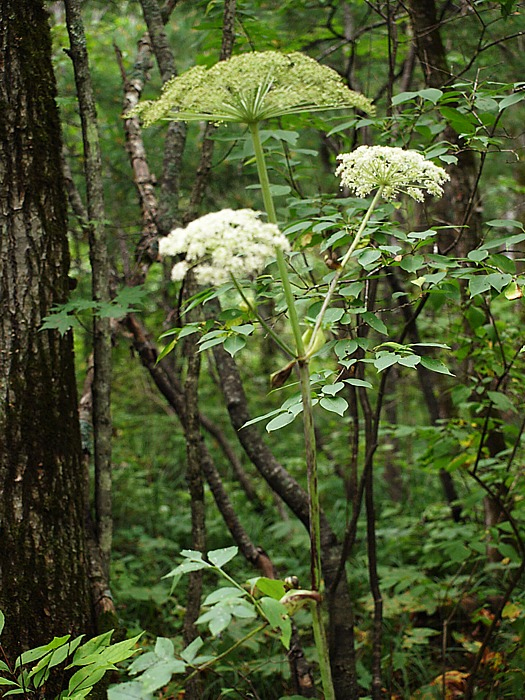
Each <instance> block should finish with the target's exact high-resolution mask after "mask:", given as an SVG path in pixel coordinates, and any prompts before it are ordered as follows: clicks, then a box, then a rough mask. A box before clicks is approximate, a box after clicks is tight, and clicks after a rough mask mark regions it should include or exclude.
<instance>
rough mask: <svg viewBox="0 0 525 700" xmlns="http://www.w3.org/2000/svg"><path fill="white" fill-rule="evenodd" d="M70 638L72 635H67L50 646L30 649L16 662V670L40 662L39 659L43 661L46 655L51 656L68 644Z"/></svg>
mask: <svg viewBox="0 0 525 700" xmlns="http://www.w3.org/2000/svg"><path fill="white" fill-rule="evenodd" d="M70 637H71V635H70V634H66V635H64V636H63V637H55V638H54V639H53V640H52V641H51V642H49V643H48V644H44V645H43V646H41V647H35V648H34V649H29V650H28V651H25V652H24V653H23V654H21V655H20V656H19V657H18V658H17V660H16V661H15V669H16V668H19V667H20V666H23V665H24V664H29V663H32V662H33V661H38V659H41V658H42V657H43V656H45V655H46V654H50V653H51V652H52V651H54V650H55V649H58V647H61V646H62V645H63V644H66V642H68V641H69V638H70Z"/></svg>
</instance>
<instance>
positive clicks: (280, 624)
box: [259, 597, 292, 649]
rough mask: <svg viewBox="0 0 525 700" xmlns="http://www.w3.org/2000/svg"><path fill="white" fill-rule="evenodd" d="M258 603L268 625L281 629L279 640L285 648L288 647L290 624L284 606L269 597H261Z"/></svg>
mask: <svg viewBox="0 0 525 700" xmlns="http://www.w3.org/2000/svg"><path fill="white" fill-rule="evenodd" d="M259 605H260V607H261V611H262V613H263V615H264V616H265V618H266V619H267V620H268V622H269V624H270V627H271V628H272V629H278V630H280V631H281V642H282V644H283V646H284V647H285V648H286V649H289V648H290V637H291V627H292V625H291V621H290V618H289V616H288V612H287V610H286V607H285V606H284V605H283V604H282V603H280V602H279V601H278V600H275V599H274V598H269V597H265V598H261V600H260V601H259Z"/></svg>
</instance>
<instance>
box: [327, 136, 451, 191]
mask: <svg viewBox="0 0 525 700" xmlns="http://www.w3.org/2000/svg"><path fill="white" fill-rule="evenodd" d="M337 160H339V161H340V163H341V164H340V165H339V166H338V168H337V170H336V171H335V174H336V175H338V176H339V177H340V178H341V186H344V187H348V189H349V190H350V191H351V192H352V193H354V194H356V195H357V196H358V197H367V196H368V195H369V194H370V193H371V192H372V191H373V190H376V189H378V188H379V187H381V188H382V193H381V195H382V197H383V198H384V199H387V200H389V201H391V200H393V199H396V197H397V195H398V194H407V195H409V197H412V198H413V199H415V200H417V201H418V202H422V201H423V200H424V194H425V191H426V192H427V193H428V194H431V195H433V196H434V197H441V196H442V194H443V188H442V185H443V183H444V182H446V181H447V180H450V177H449V176H448V175H447V173H446V172H445V171H444V170H443V168H440V167H439V166H438V165H434V163H432V162H431V161H429V160H425V158H424V156H422V155H421V153H418V152H417V151H409V150H405V149H403V148H391V147H389V146H359V148H357V149H356V150H355V151H352V153H342V154H341V155H339V156H337Z"/></svg>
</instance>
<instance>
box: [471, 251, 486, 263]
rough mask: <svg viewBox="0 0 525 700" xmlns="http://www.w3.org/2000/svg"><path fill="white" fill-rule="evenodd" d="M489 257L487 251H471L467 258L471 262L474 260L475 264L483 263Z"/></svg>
mask: <svg viewBox="0 0 525 700" xmlns="http://www.w3.org/2000/svg"><path fill="white" fill-rule="evenodd" d="M487 255H488V251H486V250H471V251H470V253H469V254H468V255H467V258H468V259H469V260H473V261H474V262H481V261H482V260H485V258H486V257H487Z"/></svg>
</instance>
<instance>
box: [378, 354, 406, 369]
mask: <svg viewBox="0 0 525 700" xmlns="http://www.w3.org/2000/svg"><path fill="white" fill-rule="evenodd" d="M400 357H401V355H397V354H396V353H394V352H379V353H377V355H376V358H375V360H374V367H375V368H376V369H377V371H378V372H382V371H383V370H384V369H387V367H391V366H392V365H395V364H396V362H397V361H398V360H399V358H400Z"/></svg>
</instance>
